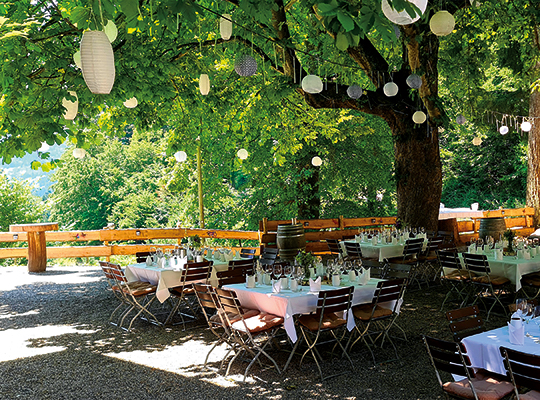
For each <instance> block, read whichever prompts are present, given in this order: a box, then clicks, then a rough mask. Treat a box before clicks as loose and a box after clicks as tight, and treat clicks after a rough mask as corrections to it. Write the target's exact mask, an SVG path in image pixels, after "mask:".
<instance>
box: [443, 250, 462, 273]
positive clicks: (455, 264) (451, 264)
mask: <svg viewBox="0 0 540 400" xmlns="http://www.w3.org/2000/svg"><path fill="white" fill-rule="evenodd" d="M437 256H438V257H439V263H440V264H441V267H442V268H443V271H444V268H452V269H457V270H458V271H460V270H461V262H460V261H459V257H458V254H457V252H456V251H448V250H439V251H437Z"/></svg>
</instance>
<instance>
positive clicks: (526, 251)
mask: <svg viewBox="0 0 540 400" xmlns="http://www.w3.org/2000/svg"><path fill="white" fill-rule="evenodd" d="M523 258H524V259H525V260H530V259H531V253H530V252H529V250H528V249H525V250H523Z"/></svg>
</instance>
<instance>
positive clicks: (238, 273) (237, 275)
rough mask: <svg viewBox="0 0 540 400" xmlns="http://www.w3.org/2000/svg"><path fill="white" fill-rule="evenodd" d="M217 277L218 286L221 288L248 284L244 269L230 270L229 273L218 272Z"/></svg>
mask: <svg viewBox="0 0 540 400" xmlns="http://www.w3.org/2000/svg"><path fill="white" fill-rule="evenodd" d="M216 277H217V280H218V284H217V286H218V287H219V288H221V287H223V286H226V285H232V284H235V283H245V282H246V271H245V270H244V269H243V268H233V269H228V270H227V271H217V272H216Z"/></svg>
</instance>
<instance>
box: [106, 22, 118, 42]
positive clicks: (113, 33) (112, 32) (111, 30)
mask: <svg viewBox="0 0 540 400" xmlns="http://www.w3.org/2000/svg"><path fill="white" fill-rule="evenodd" d="M103 32H105V35H107V37H108V38H109V42H111V43H112V42H114V41H115V40H116V37H117V36H118V28H117V27H116V25H115V24H114V22H113V21H111V20H109V22H107V25H105V26H104V27H103Z"/></svg>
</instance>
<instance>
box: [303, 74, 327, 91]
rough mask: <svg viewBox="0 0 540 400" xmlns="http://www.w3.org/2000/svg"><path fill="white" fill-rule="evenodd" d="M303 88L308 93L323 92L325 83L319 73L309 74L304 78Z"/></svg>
mask: <svg viewBox="0 0 540 400" xmlns="http://www.w3.org/2000/svg"><path fill="white" fill-rule="evenodd" d="M302 90H303V91H304V92H307V93H312V94H315V93H321V92H322V90H323V83H322V81H321V78H319V77H318V76H317V75H307V76H305V77H304V79H302Z"/></svg>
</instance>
